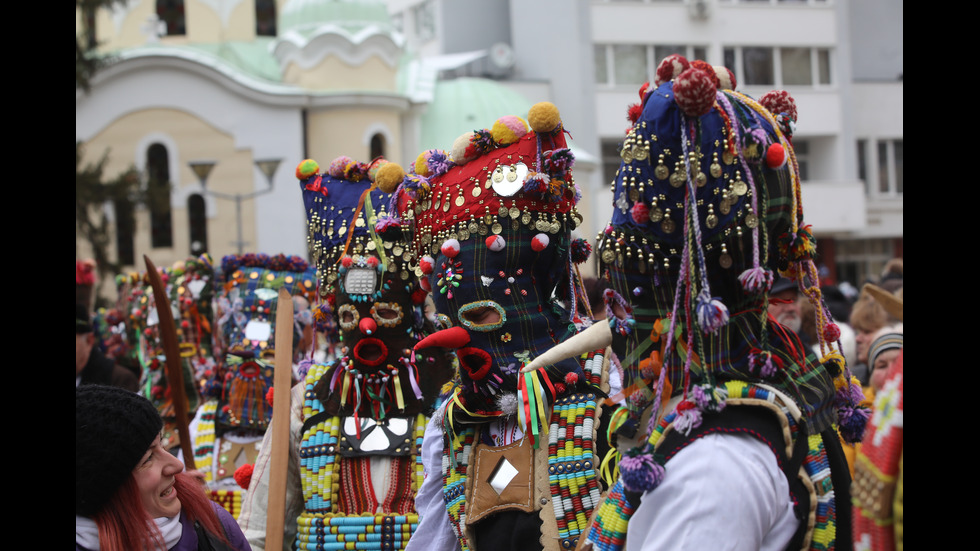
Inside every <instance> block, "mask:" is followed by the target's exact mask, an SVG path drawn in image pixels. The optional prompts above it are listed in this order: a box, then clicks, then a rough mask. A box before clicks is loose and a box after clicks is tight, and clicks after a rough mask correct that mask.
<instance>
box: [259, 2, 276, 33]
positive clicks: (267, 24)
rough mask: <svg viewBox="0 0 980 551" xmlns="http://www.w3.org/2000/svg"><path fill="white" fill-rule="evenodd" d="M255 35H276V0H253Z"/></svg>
mask: <svg viewBox="0 0 980 551" xmlns="http://www.w3.org/2000/svg"><path fill="white" fill-rule="evenodd" d="M255 35H256V36H276V0H255Z"/></svg>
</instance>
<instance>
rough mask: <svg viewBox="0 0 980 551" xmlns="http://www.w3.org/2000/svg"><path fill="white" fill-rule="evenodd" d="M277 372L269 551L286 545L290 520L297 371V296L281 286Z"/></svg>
mask: <svg viewBox="0 0 980 551" xmlns="http://www.w3.org/2000/svg"><path fill="white" fill-rule="evenodd" d="M276 302H277V304H276V372H275V375H274V380H273V385H272V426H271V427H270V430H271V431H272V455H271V461H270V464H269V500H268V505H267V508H266V514H267V516H266V525H265V548H266V551H278V550H279V549H282V538H283V535H284V534H285V531H286V530H285V523H286V473H287V471H288V470H289V417H290V403H289V399H290V388H289V387H290V386H292V385H291V384H290V383H291V382H292V374H293V297H292V295H290V294H289V291H287V290H286V289H285V288H282V289H279V299H278V300H277V301H276Z"/></svg>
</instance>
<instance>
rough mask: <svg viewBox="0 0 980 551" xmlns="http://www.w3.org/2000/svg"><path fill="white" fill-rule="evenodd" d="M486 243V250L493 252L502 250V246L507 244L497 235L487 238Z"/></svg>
mask: <svg viewBox="0 0 980 551" xmlns="http://www.w3.org/2000/svg"><path fill="white" fill-rule="evenodd" d="M486 243H487V248H488V249H490V250H491V251H493V252H497V251H500V250H503V248H504V245H506V244H507V243H506V241H504V238H503V237H500V236H499V235H491V236H490V237H487V240H486Z"/></svg>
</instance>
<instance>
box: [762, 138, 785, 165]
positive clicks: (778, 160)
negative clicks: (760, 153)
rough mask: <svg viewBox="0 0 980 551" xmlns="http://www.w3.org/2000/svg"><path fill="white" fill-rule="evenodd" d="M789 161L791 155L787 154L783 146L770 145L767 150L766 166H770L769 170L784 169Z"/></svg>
mask: <svg viewBox="0 0 980 551" xmlns="http://www.w3.org/2000/svg"><path fill="white" fill-rule="evenodd" d="M788 160H789V155H787V154H786V149H784V148H783V146H782V144H778V143H774V144H770V145H769V148H768V149H766V164H767V165H769V168H772V169H777V168H782V167H784V166H786V162H787V161H788Z"/></svg>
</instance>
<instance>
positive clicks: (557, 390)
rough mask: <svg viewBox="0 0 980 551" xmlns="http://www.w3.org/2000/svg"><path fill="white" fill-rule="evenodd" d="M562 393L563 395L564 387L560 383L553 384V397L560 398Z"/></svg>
mask: <svg viewBox="0 0 980 551" xmlns="http://www.w3.org/2000/svg"><path fill="white" fill-rule="evenodd" d="M564 393H565V385H563V384H561V383H555V395H556V396H561V395H562V394H564Z"/></svg>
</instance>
